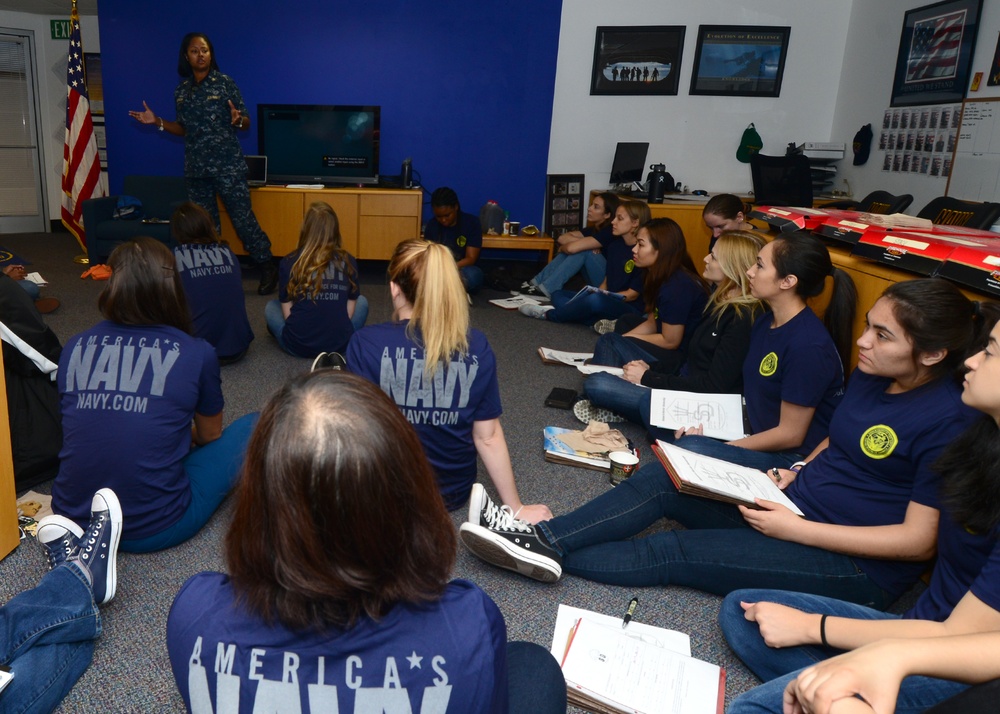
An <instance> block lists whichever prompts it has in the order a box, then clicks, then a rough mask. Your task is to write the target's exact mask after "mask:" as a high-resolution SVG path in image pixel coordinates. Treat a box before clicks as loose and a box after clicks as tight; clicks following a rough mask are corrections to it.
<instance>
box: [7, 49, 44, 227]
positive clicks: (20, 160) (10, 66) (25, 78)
mask: <svg viewBox="0 0 1000 714" xmlns="http://www.w3.org/2000/svg"><path fill="white" fill-rule="evenodd" d="M18 33H19V31H13V30H0V233H38V232H44V231H46V223H47V221H46V220H45V216H46V215H47V213H46V210H45V201H44V190H43V189H44V186H43V185H42V184H43V180H42V177H43V176H44V174H43V173H42V170H41V151H40V150H39V144H38V136H39V131H38V115H37V111H36V106H37V105H36V101H35V76H34V72H33V67H34V62H33V57H34V51H33V48H32V41H33V36H32V35H31V34H27V33H25V34H18Z"/></svg>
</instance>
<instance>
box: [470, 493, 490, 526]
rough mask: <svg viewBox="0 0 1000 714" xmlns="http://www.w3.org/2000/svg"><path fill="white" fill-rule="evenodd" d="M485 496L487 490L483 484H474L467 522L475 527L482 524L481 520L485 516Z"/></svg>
mask: <svg viewBox="0 0 1000 714" xmlns="http://www.w3.org/2000/svg"><path fill="white" fill-rule="evenodd" d="M485 495H486V489H484V488H483V486H482V484H479V483H474V484H472V493H470V494H469V517H468V518H467V519H466V520H467V522H469V523H471V524H472V525H474V526H478V525H480V524H481V522H480V520H479V519H480V516H482V514H483V503H484V502H485V500H486V499H485V498H484V496H485Z"/></svg>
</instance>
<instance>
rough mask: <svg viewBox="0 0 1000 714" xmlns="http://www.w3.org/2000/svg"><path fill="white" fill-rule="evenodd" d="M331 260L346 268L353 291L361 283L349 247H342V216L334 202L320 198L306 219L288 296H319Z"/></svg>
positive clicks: (339, 266) (290, 277) (300, 233)
mask: <svg viewBox="0 0 1000 714" xmlns="http://www.w3.org/2000/svg"><path fill="white" fill-rule="evenodd" d="M331 263H333V264H334V265H335V266H336V267H337V268H339V269H340V270H343V271H344V273H345V274H346V275H347V280H348V282H349V283H350V285H351V290H352V291H353V290H354V289H355V288H356V287H357V283H356V282H355V277H356V276H355V275H354V268H353V267H352V266H351V261H349V260H348V259H347V251H346V250H344V249H343V248H342V247H341V238H340V220H339V219H338V218H337V213H336V211H334V210H333V208H331V207H330V204H328V203H324V202H323V201H316V202H315V203H313V204H312V205H311V206H309V210H308V211H306V217H305V219H303V221H302V230H301V231H300V232H299V257H298V258H296V259H295V264H294V265H293V266H292V271H291V275H289V277H288V297H289V298H290V299H292V300H304V299H309V300H315V299H316V296H317V295H319V293H320V291H321V290H322V289H323V274H324V273H325V272H326V269H327V266H328V265H330V264H331Z"/></svg>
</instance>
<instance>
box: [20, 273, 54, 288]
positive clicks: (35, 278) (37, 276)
mask: <svg viewBox="0 0 1000 714" xmlns="http://www.w3.org/2000/svg"><path fill="white" fill-rule="evenodd" d="M24 279H25V280H30V281H31V282H33V283H34V284H35V285H41V286H45V285H48V284H49V281H48V280H46V279H45V278H43V277H42V274H41V273H28V274H27V275H25V276H24Z"/></svg>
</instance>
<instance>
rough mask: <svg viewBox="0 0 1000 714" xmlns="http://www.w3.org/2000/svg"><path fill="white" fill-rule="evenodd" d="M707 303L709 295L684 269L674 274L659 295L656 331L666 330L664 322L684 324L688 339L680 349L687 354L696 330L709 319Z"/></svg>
mask: <svg viewBox="0 0 1000 714" xmlns="http://www.w3.org/2000/svg"><path fill="white" fill-rule="evenodd" d="M707 302H708V293H706V292H705V290H704V288H702V286H701V284H700V283H699V282H698V281H697V280H695V279H694V278H692V277H691V276H690V275H688V274H687V273H686V272H685V271H683V270H677V271H674V274H673V275H671V276H670V277H669V278H667V280H666V282H664V283H663V285H661V286H660V289H659V291H658V292H657V293H656V307H655V308H654V310H653V317H654V318H655V319H656V331H657V332H658V333H660V332H662V331H663V323H666V324H668V325H684V337H683V338H682V339H681V344H680V346H679V347H678V348H677V349H678V350H679V351H681V352H686V351H687V346H688V343H689V342H690V341H691V336H692V335H693V334H694V331H695V328H697V327H698V325H699V324H700V323H701V321H702V319H703V318H704V316H705V304H706V303H707Z"/></svg>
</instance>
